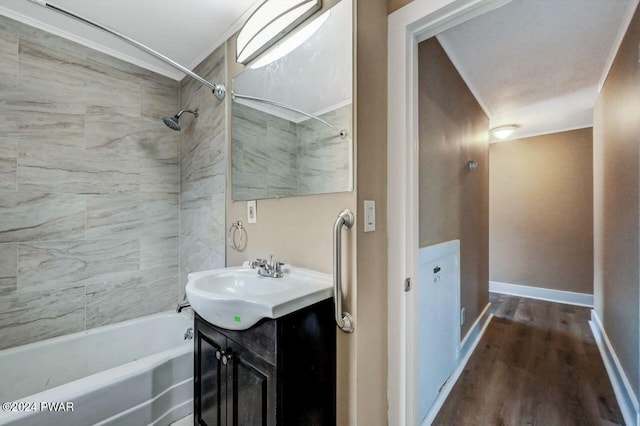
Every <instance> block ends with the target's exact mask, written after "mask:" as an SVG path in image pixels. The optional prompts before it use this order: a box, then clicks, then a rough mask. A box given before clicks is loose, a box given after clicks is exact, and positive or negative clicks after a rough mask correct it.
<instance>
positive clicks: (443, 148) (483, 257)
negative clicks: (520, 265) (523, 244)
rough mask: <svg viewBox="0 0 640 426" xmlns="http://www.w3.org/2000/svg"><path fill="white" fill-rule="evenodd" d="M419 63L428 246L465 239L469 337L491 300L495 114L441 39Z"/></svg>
mask: <svg viewBox="0 0 640 426" xmlns="http://www.w3.org/2000/svg"><path fill="white" fill-rule="evenodd" d="M418 61H419V65H418V70H419V75H418V88H419V89H418V90H419V100H418V102H419V115H420V117H419V120H420V128H419V132H420V133H419V134H420V140H419V149H420V157H419V167H420V170H419V186H420V187H419V191H420V192H419V221H420V222H419V226H420V247H426V246H429V245H433V244H437V243H442V242H445V241H449V240H454V239H459V240H460V258H461V259H460V307H461V308H466V318H467V321H466V323H465V324H464V325H463V326H462V330H461V331H462V336H464V335H465V333H466V332H467V330H469V328H470V327H471V325H472V324H473V322H474V321H475V319H476V318H477V317H478V316H479V315H480V313H481V312H482V310H483V309H484V307H485V306H486V305H487V303H488V302H489V292H488V286H489V132H488V130H489V119H488V118H487V116H486V115H485V113H484V112H483V110H482V108H481V107H480V105H479V104H478V102H477V101H476V99H475V98H474V97H473V94H472V93H471V91H470V90H469V88H468V87H467V85H466V84H465V82H464V80H463V79H462V78H461V77H460V75H459V74H458V72H457V70H456V68H455V67H454V66H453V64H452V63H451V61H450V60H449V58H448V57H447V55H446V53H445V52H444V49H442V46H440V43H439V42H438V40H437V39H436V38H431V39H428V40H426V41H423V42H422V43H420V44H419V45H418ZM469 160H475V161H476V162H477V163H478V168H477V170H475V171H473V172H471V171H469V169H468V167H467V163H468V162H469Z"/></svg>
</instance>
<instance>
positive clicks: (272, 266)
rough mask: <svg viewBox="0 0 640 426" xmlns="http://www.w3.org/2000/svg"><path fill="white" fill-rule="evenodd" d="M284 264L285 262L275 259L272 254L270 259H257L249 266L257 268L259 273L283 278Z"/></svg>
mask: <svg viewBox="0 0 640 426" xmlns="http://www.w3.org/2000/svg"><path fill="white" fill-rule="evenodd" d="M282 266H284V263H282V262H278V261H277V260H273V255H271V258H270V260H268V261H267V260H265V259H256V260H252V261H250V262H249V267H250V268H251V269H257V270H258V275H260V276H261V277H269V278H282V277H283V276H284V273H283V272H282Z"/></svg>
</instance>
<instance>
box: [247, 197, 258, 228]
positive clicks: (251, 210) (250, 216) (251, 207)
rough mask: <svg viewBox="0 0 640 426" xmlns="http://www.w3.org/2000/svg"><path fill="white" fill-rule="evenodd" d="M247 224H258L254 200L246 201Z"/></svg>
mask: <svg viewBox="0 0 640 426" xmlns="http://www.w3.org/2000/svg"><path fill="white" fill-rule="evenodd" d="M247 222H249V223H258V205H257V203H256V200H252V201H247Z"/></svg>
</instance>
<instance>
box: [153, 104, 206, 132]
mask: <svg viewBox="0 0 640 426" xmlns="http://www.w3.org/2000/svg"><path fill="white" fill-rule="evenodd" d="M185 112H189V113H191V114H193V115H195V116H196V118H198V116H199V115H200V113H199V112H198V110H197V109H196V110H195V111H192V110H190V109H183V110H180V112H179V113H177V114H176V115H174V116H173V117H162V121H163V122H164V124H165V125H166V126H167V127H168V128H170V129H171V130H175V131H177V132H179V131H180V130H182V126H180V116H181V115H182V114H183V113H185Z"/></svg>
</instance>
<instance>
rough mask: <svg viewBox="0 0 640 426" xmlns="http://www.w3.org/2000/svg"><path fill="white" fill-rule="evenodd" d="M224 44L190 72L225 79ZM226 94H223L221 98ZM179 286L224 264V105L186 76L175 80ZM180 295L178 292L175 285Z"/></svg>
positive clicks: (211, 79) (208, 77)
mask: <svg viewBox="0 0 640 426" xmlns="http://www.w3.org/2000/svg"><path fill="white" fill-rule="evenodd" d="M224 61H225V46H224V45H223V46H221V47H219V48H218V49H216V50H215V51H214V52H213V53H212V54H211V55H209V57H207V58H206V59H205V60H204V61H202V63H200V64H199V65H198V66H197V67H196V68H195V69H194V72H195V73H196V74H199V75H200V76H202V77H203V78H205V79H206V80H208V81H212V82H224V81H225V80H226V66H225V62H224ZM227 99H229V97H227ZM180 108H190V109H198V110H199V112H200V116H199V117H198V118H195V117H194V116H193V115H191V114H185V115H184V119H183V120H181V124H182V132H180V138H181V139H180V285H181V289H184V285H185V284H186V282H187V274H188V273H190V272H194V271H203V270H207V269H214V268H222V267H224V266H225V210H226V201H225V185H226V180H225V173H226V170H227V153H226V150H227V133H226V115H225V104H224V102H221V101H219V100H218V99H217V98H215V97H214V96H213V94H212V93H211V90H210V89H208V88H207V87H204V86H203V85H201V84H200V83H198V82H196V81H195V80H193V79H191V78H185V79H184V80H182V82H181V83H180ZM181 292H182V293H183V294H184V291H183V290H181Z"/></svg>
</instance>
